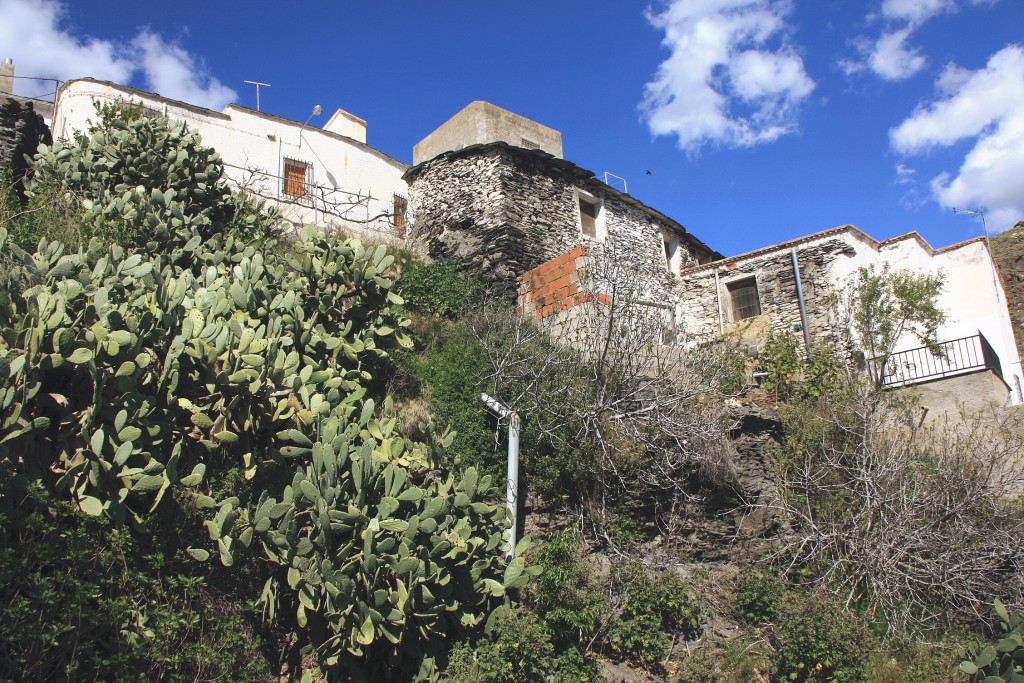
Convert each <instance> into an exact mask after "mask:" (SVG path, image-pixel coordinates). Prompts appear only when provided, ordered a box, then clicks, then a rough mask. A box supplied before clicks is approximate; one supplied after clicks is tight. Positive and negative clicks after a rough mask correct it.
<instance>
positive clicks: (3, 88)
mask: <svg viewBox="0 0 1024 683" xmlns="http://www.w3.org/2000/svg"><path fill="white" fill-rule="evenodd" d="M0 93H5V94H7V95H13V94H14V60H13V59H11V58H10V57H8V58H7V59H5V60H4V61H3V62H0Z"/></svg>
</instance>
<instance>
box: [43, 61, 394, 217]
mask: <svg viewBox="0 0 1024 683" xmlns="http://www.w3.org/2000/svg"><path fill="white" fill-rule="evenodd" d="M116 100H128V101H130V102H134V103H137V104H141V105H142V106H143V108H144V110H143V111H144V113H146V114H149V115H159V116H166V117H168V118H170V119H172V120H178V121H184V122H186V123H187V124H188V126H189V127H190V128H191V129H193V130H195V131H197V132H198V133H199V135H200V136H201V137H202V140H203V143H204V144H206V145H209V146H210V147H213V148H214V149H216V150H217V152H219V153H220V156H221V158H222V159H223V161H224V165H225V172H226V174H227V176H228V178H229V179H230V180H231V181H232V182H233V183H235V184H236V185H238V186H240V187H245V188H246V189H248V190H250V191H251V192H253V193H255V194H257V195H259V196H261V197H263V198H265V199H266V200H268V202H269V203H270V204H273V205H277V206H278V207H279V208H280V210H281V212H282V214H283V216H284V217H285V218H287V219H288V220H290V221H291V222H293V223H295V224H308V223H316V224H318V225H322V226H325V227H337V228H341V229H344V230H347V231H349V232H354V233H361V234H372V235H374V236H378V237H382V236H391V235H394V234H399V235H404V232H405V228H404V226H405V222H406V220H408V218H409V216H408V202H407V200H406V183H405V181H404V180H402V174H403V173H404V172H405V171H406V170H407V168H408V166H406V164H403V163H402V162H400V161H397V160H396V159H393V158H391V157H390V156H388V155H386V154H384V153H383V152H381V151H379V150H377V149H374V148H373V147H370V146H369V145H367V144H366V122H365V121H363V120H362V119H359V118H358V117H356V116H353V115H352V114H349V113H348V112H345V111H343V110H340V109H339V110H338V111H337V112H336V113H335V114H334V115H333V116H332V117H331V118H330V119H329V120H328V122H327V124H325V126H324V128H317V127H315V126H309V125H303V124H301V123H299V122H296V121H289V120H288V119H283V118H280V117H277V116H273V115H271V114H267V113H265V112H258V111H255V110H253V109H249V108H247V107H241V106H238V105H235V104H230V105H228V106H227V107H225V108H224V110H223V111H220V112H218V111H213V110H211V109H205V108H203V107H197V106H195V105H191V104H188V103H186V102H181V101H178V100H172V99H169V98H166V97H162V96H160V95H157V94H155V93H147V92H143V91H141V90H136V89H134V88H129V87H127V86H122V85H117V84H114V83H107V82H103V81H96V80H93V79H79V80H73V81H69V82H68V83H66V84H65V85H64V86H63V87H62V88H61V89H60V91H59V92H58V93H57V102H56V112H55V114H54V120H53V126H52V130H53V137H54V140H60V139H70V138H71V137H72V136H73V135H74V134H75V133H76V132H82V131H85V130H87V129H88V128H89V126H90V121H91V120H95V119H96V104H95V103H109V102H112V101H116ZM323 115H324V114H321V116H323ZM311 118H312V117H311ZM316 118H319V117H316Z"/></svg>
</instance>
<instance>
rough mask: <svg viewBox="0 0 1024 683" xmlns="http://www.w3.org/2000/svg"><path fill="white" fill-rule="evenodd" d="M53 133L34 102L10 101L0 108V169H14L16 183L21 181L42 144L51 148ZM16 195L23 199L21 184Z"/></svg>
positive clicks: (12, 171)
mask: <svg viewBox="0 0 1024 683" xmlns="http://www.w3.org/2000/svg"><path fill="white" fill-rule="evenodd" d="M52 141H53V140H52V138H51V137H50V129H49V128H48V127H47V126H46V123H45V122H44V121H43V117H42V116H40V115H39V114H37V113H36V112H35V109H34V108H33V107H32V103H31V102H25V103H22V102H19V101H17V100H13V99H10V98H7V99H6V100H4V101H3V103H2V104H0V167H8V168H10V169H11V174H12V175H13V180H18V181H20V180H21V178H22V177H24V175H25V172H26V171H27V170H28V160H27V159H26V156H28V157H31V156H32V155H33V154H35V153H36V148H37V147H39V145H40V144H46V145H48V144H50V143H51V142H52ZM15 192H17V193H18V196H19V198H22V199H23V196H22V193H23V190H22V188H21V183H20V182H19V183H17V184H16V185H15Z"/></svg>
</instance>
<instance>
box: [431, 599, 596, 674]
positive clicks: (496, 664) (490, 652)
mask: <svg viewBox="0 0 1024 683" xmlns="http://www.w3.org/2000/svg"><path fill="white" fill-rule="evenodd" d="M551 638H552V636H551V633H550V631H549V630H548V629H547V628H546V627H545V626H544V624H542V623H541V622H540V621H539V620H538V619H537V617H536V615H535V614H534V613H532V612H527V611H522V610H520V611H517V612H512V613H510V614H508V615H507V616H505V617H503V618H502V619H501V620H499V621H498V623H497V625H496V627H495V628H494V630H493V631H492V633H491V634H490V636H489V637H488V638H486V639H485V640H482V641H479V642H477V643H475V644H473V645H470V644H469V643H465V642H464V643H460V644H459V645H457V646H456V647H454V648H453V649H452V655H451V658H450V660H449V664H448V667H447V668H446V669H445V671H444V673H443V674H442V676H441V680H440V683H535V682H536V681H549V682H550V683H598V682H599V681H602V680H603V678H602V677H601V676H600V675H599V673H598V670H597V664H596V662H594V661H593V660H592V659H589V658H585V657H584V656H583V655H582V653H581V652H580V650H579V649H577V648H568V649H566V650H563V651H561V652H556V650H555V648H554V646H553V644H552V641H551Z"/></svg>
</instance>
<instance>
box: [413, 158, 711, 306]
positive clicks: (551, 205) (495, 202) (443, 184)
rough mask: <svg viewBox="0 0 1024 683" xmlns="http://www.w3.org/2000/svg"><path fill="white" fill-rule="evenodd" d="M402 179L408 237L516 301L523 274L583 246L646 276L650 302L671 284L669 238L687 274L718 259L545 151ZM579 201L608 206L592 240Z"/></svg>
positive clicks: (446, 164) (422, 169)
mask: <svg viewBox="0 0 1024 683" xmlns="http://www.w3.org/2000/svg"><path fill="white" fill-rule="evenodd" d="M405 179H406V180H407V181H408V183H409V199H410V203H411V204H412V205H413V206H415V207H416V217H415V220H414V224H413V226H412V229H411V236H412V237H414V238H416V239H419V240H421V241H422V242H424V243H425V244H426V246H427V251H428V253H429V254H430V255H431V256H432V257H434V258H451V257H458V258H460V259H461V260H462V262H463V264H464V265H465V266H466V267H467V268H472V269H474V270H476V271H477V272H479V273H481V274H482V276H483V278H484V280H485V281H488V282H490V283H491V284H493V285H495V286H496V288H497V289H498V290H500V291H502V292H504V293H506V294H507V295H509V296H515V294H516V291H517V289H518V285H519V279H520V277H521V276H522V275H523V273H525V272H527V271H529V270H532V269H534V268H536V267H538V266H540V265H541V264H543V263H545V262H548V261H550V260H552V259H554V258H556V257H558V256H561V255H562V254H565V253H567V252H570V251H572V250H573V249H575V248H576V247H578V246H580V245H581V244H582V245H584V246H586V247H587V248H588V250H589V251H591V253H592V255H594V256H595V257H601V258H604V259H607V258H609V257H614V258H615V259H616V260H619V261H621V262H623V264H625V263H628V264H629V267H630V268H632V269H634V270H636V269H639V271H640V272H642V273H643V275H644V278H643V279H644V280H645V281H646V280H650V283H651V285H652V291H651V292H650V294H651V295H652V296H656V295H661V294H662V293H663V292H661V290H662V289H663V287H664V286H666V285H668V284H669V283H670V279H669V273H668V272H667V269H666V267H665V256H664V253H663V249H664V247H663V243H662V237H661V235H662V231H665V232H666V233H669V234H671V235H672V236H673V238H674V239H675V240H677V241H678V243H679V244H680V247H679V248H680V250H681V255H682V262H683V264H684V267H685V265H697V264H699V263H706V262H708V261H711V260H714V259H715V258H721V255H720V254H718V253H717V252H714V251H713V250H712V249H710V248H709V247H708V246H707V245H705V244H703V243H702V242H700V240H697V239H696V238H694V237H693V236H692V235H690V234H689V233H687V232H686V230H685V229H684V228H683V227H682V226H681V225H679V224H678V223H676V222H675V221H673V220H672V219H670V218H668V217H667V216H665V215H663V214H661V213H660V212H658V211H655V210H654V209H651V208H650V207H647V206H645V205H644V204H642V203H641V202H639V201H637V200H635V199H633V198H632V197H630V196H629V195H626V194H623V193H621V192H618V191H617V190H615V189H613V188H611V187H609V186H607V185H605V184H603V183H601V182H600V181H598V180H596V179H595V178H594V175H593V173H591V172H590V171H587V170H585V169H582V168H580V167H578V166H576V165H575V164H573V163H571V162H568V161H565V160H563V159H558V158H556V157H553V156H552V155H550V154H547V153H546V152H543V151H540V150H528V149H523V148H519V147H514V146H512V145H508V144H506V143H503V142H494V143H488V144H481V145H471V146H469V147H466V148H464V149H461V150H457V151H452V152H446V153H444V154H441V155H439V156H437V157H435V158H434V159H431V160H430V161H427V162H424V163H423V164H420V165H418V166H414V167H413V168H411V169H409V171H408V172H407V173H406V174H405ZM581 194H582V195H583V196H585V197H587V198H589V199H593V200H594V201H596V202H598V203H599V204H600V206H601V209H600V211H601V213H600V219H599V221H600V230H599V232H598V234H597V236H596V237H595V238H590V237H587V236H585V235H583V234H582V231H581V228H580V217H579V204H578V197H579V196H580V195H581ZM633 281H637V278H636V277H634V278H633Z"/></svg>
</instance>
